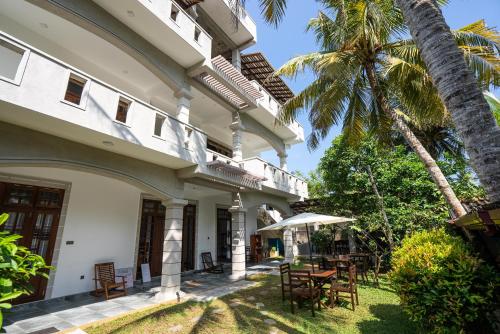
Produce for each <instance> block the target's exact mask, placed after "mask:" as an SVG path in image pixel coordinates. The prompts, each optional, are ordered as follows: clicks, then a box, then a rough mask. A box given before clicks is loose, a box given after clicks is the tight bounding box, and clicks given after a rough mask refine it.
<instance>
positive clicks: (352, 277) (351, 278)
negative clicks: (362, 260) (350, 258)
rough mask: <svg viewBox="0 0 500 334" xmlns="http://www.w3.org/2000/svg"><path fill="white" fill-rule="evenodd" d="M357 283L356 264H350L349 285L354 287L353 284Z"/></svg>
mask: <svg viewBox="0 0 500 334" xmlns="http://www.w3.org/2000/svg"><path fill="white" fill-rule="evenodd" d="M356 283H357V278H356V266H355V265H354V264H352V265H350V266H349V286H350V287H352V286H353V285H356Z"/></svg>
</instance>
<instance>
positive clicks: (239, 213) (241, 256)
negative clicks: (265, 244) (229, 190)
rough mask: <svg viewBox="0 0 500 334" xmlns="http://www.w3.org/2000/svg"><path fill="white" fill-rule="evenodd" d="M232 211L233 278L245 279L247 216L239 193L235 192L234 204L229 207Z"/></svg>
mask: <svg viewBox="0 0 500 334" xmlns="http://www.w3.org/2000/svg"><path fill="white" fill-rule="evenodd" d="M229 211H230V212H231V230H232V243H233V244H232V253H231V261H232V274H231V276H230V278H231V279H232V280H241V279H245V276H246V258H245V218H246V217H245V216H246V210H245V209H243V207H242V205H241V201H240V200H239V194H233V206H232V207H231V208H230V209H229Z"/></svg>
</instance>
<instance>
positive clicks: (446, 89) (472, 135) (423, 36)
mask: <svg viewBox="0 0 500 334" xmlns="http://www.w3.org/2000/svg"><path fill="white" fill-rule="evenodd" d="M395 1H396V3H397V4H398V5H399V7H400V8H401V10H402V11H403V13H404V16H405V18H406V21H407V24H408V26H409V28H410V31H411V34H412V36H413V38H414V40H415V41H416V43H417V45H418V48H419V49H420V51H421V54H422V59H423V61H424V63H425V64H426V67H427V68H428V72H429V74H430V76H431V77H432V79H433V82H434V84H435V85H436V88H437V90H438V92H439V95H440V97H441V99H442V101H443V103H444V105H445V106H446V108H447V109H448V111H449V112H450V114H451V117H452V118H453V122H454V124H455V126H456V129H457V131H458V133H459V135H460V137H461V138H462V140H463V142H464V146H465V149H466V150H467V153H468V154H469V156H470V158H471V163H472V166H473V167H474V170H475V171H476V173H477V174H478V177H479V179H480V180H481V183H482V184H483V185H484V187H485V188H486V191H487V193H488V196H489V199H490V201H492V202H500V168H499V167H498V166H499V165H500V127H499V126H498V125H497V124H496V122H495V119H494V117H493V115H492V114H491V112H490V109H489V107H488V104H487V102H486V100H485V98H484V96H483V94H482V93H481V89H480V88H479V86H478V85H477V82H476V80H475V78H474V75H473V73H472V71H471V70H470V69H469V68H468V67H467V64H466V62H465V60H464V57H463V52H462V51H461V50H460V49H459V48H458V47H457V44H456V42H455V40H454V39H453V35H452V33H451V31H450V28H449V27H448V25H447V24H446V22H445V20H444V18H443V15H442V13H441V9H440V8H439V6H438V3H437V2H436V0H395ZM499 45H500V39H498V38H497V40H496V51H497V52H498V51H499V49H500V48H499ZM496 66H497V68H498V67H499V66H500V65H499V63H498V62H497V65H496Z"/></svg>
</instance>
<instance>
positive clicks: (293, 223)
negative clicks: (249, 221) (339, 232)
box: [258, 212, 356, 231]
mask: <svg viewBox="0 0 500 334" xmlns="http://www.w3.org/2000/svg"><path fill="white" fill-rule="evenodd" d="M355 220H356V219H354V218H346V217H335V216H327V215H320V214H317V213H311V212H305V213H301V214H298V215H296V216H293V217H290V218H287V219H284V220H282V221H280V222H279V223H276V224H273V225H269V226H266V227H263V228H261V229H259V230H258V231H270V230H283V229H288V228H295V227H305V226H308V225H310V224H319V225H330V224H345V223H349V222H353V221H355Z"/></svg>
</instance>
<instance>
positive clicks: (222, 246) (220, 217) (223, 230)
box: [217, 208, 232, 262]
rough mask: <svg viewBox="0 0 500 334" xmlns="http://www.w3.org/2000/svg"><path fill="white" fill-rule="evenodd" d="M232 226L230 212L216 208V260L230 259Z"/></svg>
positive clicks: (225, 260) (226, 260) (224, 260)
mask: <svg viewBox="0 0 500 334" xmlns="http://www.w3.org/2000/svg"><path fill="white" fill-rule="evenodd" d="M231 245H232V228H231V212H229V210H228V209H220V208H218V209H217V261H218V262H228V261H231V252H232V249H231Z"/></svg>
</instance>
